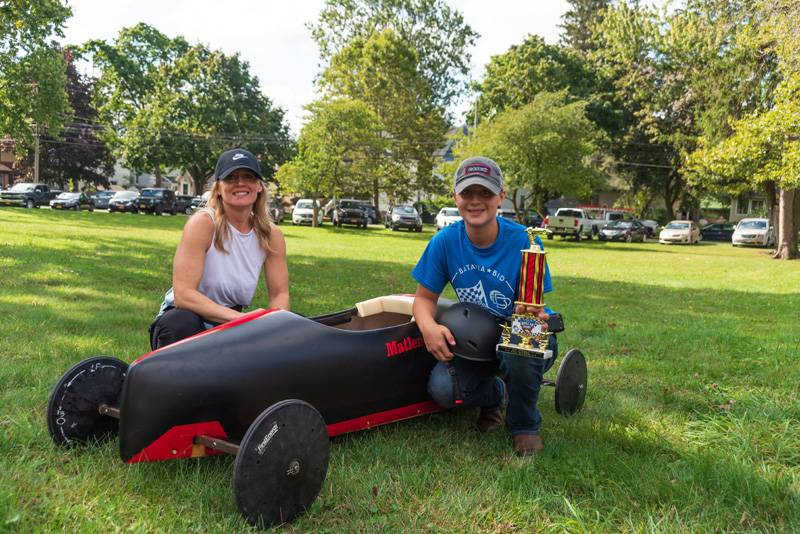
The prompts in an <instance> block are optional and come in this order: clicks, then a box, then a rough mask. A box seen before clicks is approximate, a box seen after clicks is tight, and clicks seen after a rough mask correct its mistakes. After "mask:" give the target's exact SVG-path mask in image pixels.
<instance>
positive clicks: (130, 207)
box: [108, 191, 139, 213]
mask: <svg viewBox="0 0 800 534" xmlns="http://www.w3.org/2000/svg"><path fill="white" fill-rule="evenodd" d="M138 199H139V192H138V191H117V192H116V193H115V194H114V197H113V198H112V199H111V200H109V201H108V212H109V213H114V212H118V211H121V212H129V213H136V212H137V208H136V201H137V200H138Z"/></svg>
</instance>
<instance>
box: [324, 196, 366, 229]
mask: <svg viewBox="0 0 800 534" xmlns="http://www.w3.org/2000/svg"><path fill="white" fill-rule="evenodd" d="M331 222H333V225H334V226H338V227H339V228H341V227H342V225H343V224H354V225H356V226H358V227H359V228H365V229H366V227H367V225H368V224H369V216H367V212H366V211H365V210H364V205H363V203H362V201H360V200H351V199H343V200H337V201H336V204H335V207H334V209H333V212H332V213H331Z"/></svg>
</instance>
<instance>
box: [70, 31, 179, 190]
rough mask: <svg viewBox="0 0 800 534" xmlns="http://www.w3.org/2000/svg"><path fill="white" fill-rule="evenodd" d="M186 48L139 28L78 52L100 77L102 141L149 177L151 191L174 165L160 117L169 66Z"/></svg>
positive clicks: (170, 97) (167, 88)
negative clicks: (89, 60) (152, 182)
mask: <svg viewBox="0 0 800 534" xmlns="http://www.w3.org/2000/svg"><path fill="white" fill-rule="evenodd" d="M188 48H189V45H188V44H187V43H186V41H185V40H184V39H183V38H177V39H170V38H169V37H167V36H166V35H164V34H163V33H161V32H159V31H158V30H157V29H155V28H154V27H152V26H149V25H147V24H144V23H139V24H137V25H136V26H133V27H131V28H123V29H122V30H120V33H119V35H118V36H117V38H116V40H115V41H114V42H113V43H111V44H109V43H106V42H105V41H100V40H92V41H89V42H87V43H85V44H84V45H83V46H82V48H81V51H82V52H83V53H84V54H90V55H91V56H92V61H93V63H94V65H95V66H96V67H98V68H99V69H100V72H101V74H100V77H99V78H98V79H97V82H96V84H95V92H94V102H95V105H96V106H97V109H98V113H99V117H100V121H101V122H102V123H103V125H105V126H106V128H105V129H104V130H103V131H104V140H105V141H106V142H107V143H108V145H109V146H110V147H111V148H112V150H113V151H114V154H115V155H116V156H117V157H118V158H120V159H122V160H124V161H125V162H126V163H127V165H129V166H131V167H132V168H134V169H135V170H140V171H145V170H146V171H150V172H153V173H154V174H155V177H156V187H160V186H161V170H162V168H163V167H164V165H168V166H169V165H173V164H174V163H175V161H174V160H172V156H171V154H172V153H173V152H174V146H173V145H172V142H173V141H174V140H175V139H176V136H174V135H172V133H173V132H170V131H168V129H167V128H166V126H167V121H166V118H165V117H164V114H163V111H164V109H166V108H167V107H168V106H169V103H170V102H173V101H174V99H175V95H174V94H173V93H172V91H170V88H171V87H172V83H174V81H172V80H170V79H169V75H168V73H169V66H170V65H171V64H172V63H173V62H174V61H175V60H176V59H177V58H178V57H180V56H181V55H182V54H183V53H185V52H186V50H187V49H188ZM165 101H166V102H165Z"/></svg>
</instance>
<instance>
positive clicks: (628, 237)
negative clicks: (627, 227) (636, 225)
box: [625, 234, 633, 243]
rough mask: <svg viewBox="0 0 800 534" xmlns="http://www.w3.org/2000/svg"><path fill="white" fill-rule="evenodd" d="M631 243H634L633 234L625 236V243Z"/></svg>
mask: <svg viewBox="0 0 800 534" xmlns="http://www.w3.org/2000/svg"><path fill="white" fill-rule="evenodd" d="M631 241H633V237H631V234H628V235H626V236H625V242H626V243H630V242H631Z"/></svg>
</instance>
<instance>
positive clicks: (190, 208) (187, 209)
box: [183, 206, 193, 215]
mask: <svg viewBox="0 0 800 534" xmlns="http://www.w3.org/2000/svg"><path fill="white" fill-rule="evenodd" d="M183 213H185V214H186V215H191V214H192V213H193V210H192V207H191V206H187V207H186V209H185V210H183Z"/></svg>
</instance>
